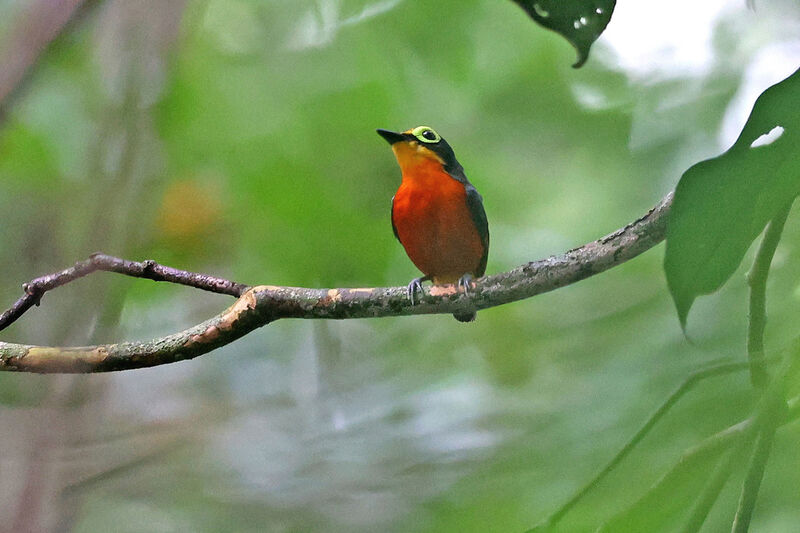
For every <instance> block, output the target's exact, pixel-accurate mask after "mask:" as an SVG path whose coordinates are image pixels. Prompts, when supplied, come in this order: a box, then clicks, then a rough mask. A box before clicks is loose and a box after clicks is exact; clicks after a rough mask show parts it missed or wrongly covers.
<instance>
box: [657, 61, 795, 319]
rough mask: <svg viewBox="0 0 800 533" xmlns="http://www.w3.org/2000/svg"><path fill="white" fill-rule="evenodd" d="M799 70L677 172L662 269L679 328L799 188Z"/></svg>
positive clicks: (729, 274)
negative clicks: (701, 157) (713, 149)
mask: <svg viewBox="0 0 800 533" xmlns="http://www.w3.org/2000/svg"><path fill="white" fill-rule="evenodd" d="M798 95H800V70H798V71H796V72H795V73H794V74H792V75H791V76H790V77H788V78H787V79H785V80H783V81H782V82H780V83H778V84H776V85H773V86H772V87H770V88H769V89H767V90H766V91H764V92H763V93H762V94H761V96H759V97H758V99H757V100H756V103H755V105H754V106H753V111H752V112H751V113H750V117H749V118H748V120H747V123H746V124H745V126H744V129H743V130H742V133H741V134H740V135H739V138H738V139H737V140H736V142H735V143H734V145H733V146H732V147H731V148H730V149H729V150H728V151H727V152H725V153H724V154H722V155H720V156H718V157H715V158H713V159H709V160H706V161H702V162H700V163H697V164H696V165H694V166H693V167H691V168H690V169H689V170H687V171H686V172H685V173H684V174H683V177H681V180H680V182H679V183H678V186H677V188H676V189H675V199H674V201H673V205H672V211H671V213H670V217H669V220H668V223H667V250H666V254H665V256H664V270H665V272H666V276H667V283H668V285H669V290H670V292H671V294H672V298H673V300H674V301H675V306H676V308H677V311H678V318H679V319H680V321H681V325H682V326H683V327H685V326H686V318H687V316H688V314H689V310H690V309H691V306H692V303H693V302H694V300H695V299H696V298H697V297H698V296H700V295H703V294H710V293H712V292H714V291H716V290H717V289H719V288H720V287H721V286H722V285H723V284H724V283H725V282H726V281H727V280H728V278H730V277H731V275H733V273H734V272H735V271H736V268H737V267H738V266H739V264H740V263H741V261H742V258H743V257H744V254H745V252H747V249H748V248H749V247H750V244H751V243H752V242H753V240H754V239H755V238H756V237H757V236H758V235H759V233H761V231H762V230H763V229H764V226H766V224H767V222H769V221H770V219H772V218H773V217H774V216H775V215H776V214H777V213H778V211H779V210H780V209H782V208H783V207H785V206H786V204H787V203H789V202H791V201H792V200H793V199H794V198H795V197H796V196H797V195H798V193H800V105H798Z"/></svg>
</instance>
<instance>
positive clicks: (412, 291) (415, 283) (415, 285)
mask: <svg viewBox="0 0 800 533" xmlns="http://www.w3.org/2000/svg"><path fill="white" fill-rule="evenodd" d="M429 279H431V278H429V277H428V276H422V277H421V278H414V279H412V280H411V283H409V284H408V287H407V288H406V294H408V299H409V300H411V305H414V296H415V295H416V292H417V291H419V292H421V293H424V290H423V289H422V282H423V281H428V280H429Z"/></svg>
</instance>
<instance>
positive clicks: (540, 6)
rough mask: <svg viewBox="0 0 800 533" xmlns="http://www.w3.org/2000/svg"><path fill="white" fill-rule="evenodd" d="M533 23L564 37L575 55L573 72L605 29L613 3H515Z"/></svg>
mask: <svg viewBox="0 0 800 533" xmlns="http://www.w3.org/2000/svg"><path fill="white" fill-rule="evenodd" d="M514 1H515V2H516V3H517V4H519V5H520V6H521V7H522V9H524V10H525V11H526V12H527V13H528V15H530V16H531V18H533V20H535V21H536V22H538V23H539V24H541V25H542V26H544V27H545V28H547V29H549V30H553V31H554V32H556V33H558V34H560V35H562V36H564V38H565V39H567V40H568V41H569V42H570V43H571V44H572V46H574V47H575V49H576V50H577V51H578V60H577V61H576V62H575V64H574V65H572V66H573V67H575V68H578V67H580V66H581V65H583V64H584V63H585V62H586V60H587V59H588V57H589V49H590V48H591V47H592V43H594V42H595V41H596V40H597V38H598V37H600V34H601V33H603V30H605V29H606V26H607V25H608V22H609V21H610V20H611V13H613V12H614V5H615V4H616V0H514Z"/></svg>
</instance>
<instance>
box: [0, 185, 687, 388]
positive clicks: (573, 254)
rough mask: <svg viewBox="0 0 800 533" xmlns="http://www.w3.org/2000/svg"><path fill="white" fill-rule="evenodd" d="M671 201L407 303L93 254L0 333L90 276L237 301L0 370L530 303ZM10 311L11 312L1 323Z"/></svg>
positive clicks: (86, 367) (112, 363) (22, 357)
mask: <svg viewBox="0 0 800 533" xmlns="http://www.w3.org/2000/svg"><path fill="white" fill-rule="evenodd" d="M671 202H672V193H670V194H668V195H667V196H666V197H665V198H664V199H662V200H661V201H660V202H659V203H658V205H656V206H655V207H654V208H653V209H651V210H650V211H649V212H648V213H647V214H646V215H644V216H643V217H641V218H639V219H638V220H636V221H634V222H632V223H631V224H628V225H627V226H625V227H624V228H621V229H619V230H617V231H615V232H614V233H611V234H610V235H607V236H606V237H603V238H602V239H599V240H597V241H594V242H591V243H588V244H586V245H584V246H581V247H580V248H575V249H573V250H570V251H568V252H565V253H563V254H561V255H556V256H552V257H549V258H547V259H542V260H539V261H533V262H530V263H527V264H524V265H521V266H519V267H517V268H514V269H512V270H510V271H508V272H503V273H501V274H495V275H493V276H486V277H483V278H480V279H479V280H477V282H475V283H474V285H473V287H472V289H471V290H470V294H469V295H465V294H464V293H463V292H462V291H458V290H457V288H456V286H454V285H441V286H433V287H431V288H430V289H429V290H426V291H425V292H424V294H422V295H421V297H420V298H419V301H418V302H417V303H415V304H414V305H412V304H411V303H410V302H409V300H408V297H407V295H406V288H405V287H381V288H362V289H307V288H299V287H274V286H269V285H260V286H256V287H251V288H247V286H245V285H241V284H238V283H234V282H230V281H228V280H222V279H220V278H214V277H211V276H205V275H202V274H194V273H190V272H184V271H179V270H176V269H170V268H169V267H163V266H161V265H157V264H156V263H154V262H148V261H145V262H142V263H136V262H132V261H125V260H121V259H118V258H113V257H110V256H104V255H102V254H96V255H94V256H93V257H92V258H90V259H89V260H88V261H85V262H81V263H77V264H76V266H75V267H73V268H72V269H67V270H65V271H62V272H59V273H56V274H52V275H50V276H43V277H42V278H38V279H37V280H33V281H32V282H30V283H28V284H26V286H25V292H26V294H25V295H24V296H23V297H22V298H20V300H18V301H17V303H16V304H15V307H12V308H11V309H10V310H9V311H7V312H6V313H4V314H3V315H2V317H0V322H2V323H3V324H2V325H0V329H2V327H3V326H4V325H7V324H8V323H11V322H13V320H15V319H16V318H17V317H19V316H20V315H21V314H22V313H24V312H25V310H26V309H27V308H29V307H30V306H31V305H33V304H34V303H37V302H38V300H39V298H41V295H42V294H43V293H44V291H46V290H48V289H51V288H55V287H57V286H60V285H63V284H64V283H67V282H69V281H71V280H72V279H76V278H78V277H80V276H84V275H86V274H88V273H91V272H93V271H95V270H108V271H113V272H119V273H122V274H127V275H132V276H136V277H146V278H150V279H156V280H160V281H170V282H177V283H182V284H186V285H190V286H194V287H197V288H201V289H204V290H212V291H214V292H222V293H225V294H233V295H237V294H240V296H239V299H238V300H237V302H236V303H235V304H234V305H232V306H231V307H230V308H228V309H226V310H225V311H224V312H222V313H221V314H219V315H217V316H215V317H213V318H211V319H209V320H207V321H205V322H203V323H201V324H198V325H196V326H194V327H192V328H189V329H187V330H185V331H182V332H180V333H176V334H173V335H169V336H167V337H162V338H159V339H154V340H152V341H149V342H122V343H118V344H105V345H98V346H88V347H78V348H58V347H43V346H27V345H21V344H12V343H5V342H0V370H11V371H24V372H61V373H64V372H108V371H114V370H126V369H132V368H142V367H149V366H156V365H161V364H166V363H172V362H175V361H181V360H184V359H192V358H194V357H197V356H198V355H202V354H204V353H207V352H210V351H211V350H214V349H215V348H218V347H220V346H223V345H225V344H228V343H230V342H232V341H234V340H236V339H238V338H239V337H241V336H243V335H245V334H247V333H249V332H250V331H252V330H254V329H256V328H258V327H261V326H264V325H266V324H269V323H270V322H272V321H274V320H277V319H279V318H335V319H346V318H373V317H390V316H401V315H418V314H437V313H447V314H452V313H455V312H465V311H470V310H480V309H486V308H489V307H494V306H497V305H502V304H505V303H509V302H514V301H517V300H522V299H525V298H530V297H531V296H535V295H537V294H541V293H544V292H548V291H551V290H554V289H557V288H559V287H563V286H565V285H569V284H572V283H575V282H577V281H580V280H582V279H585V278H588V277H589V276H592V275H594V274H598V273H600V272H603V271H605V270H607V269H609V268H612V267H614V266H616V265H619V264H621V263H623V262H625V261H627V260H628V259H631V258H633V257H636V256H637V255H639V254H641V253H642V252H645V251H647V250H649V249H650V248H652V247H653V246H655V245H656V244H658V243H659V242H661V240H663V238H664V234H665V230H666V221H667V215H668V213H669V207H670V205H671ZM98 264H99V265H102V266H98ZM241 291H244V292H241ZM23 301H24V303H23V304H20V302H23ZM21 307H24V309H21ZM17 308H20V309H17ZM15 309H16V310H15ZM10 312H13V315H14V316H13V317H12V318H11V319H6V316H7V315H8V313H10ZM3 320H5V322H3Z"/></svg>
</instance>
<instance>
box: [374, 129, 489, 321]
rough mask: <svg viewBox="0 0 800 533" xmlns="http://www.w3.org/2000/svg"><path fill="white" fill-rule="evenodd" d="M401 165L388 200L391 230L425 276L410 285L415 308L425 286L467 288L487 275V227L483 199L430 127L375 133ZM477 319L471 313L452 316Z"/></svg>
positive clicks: (461, 318)
mask: <svg viewBox="0 0 800 533" xmlns="http://www.w3.org/2000/svg"><path fill="white" fill-rule="evenodd" d="M377 132H378V134H379V135H380V136H381V137H383V138H384V139H385V140H386V141H387V142H388V143H389V144H390V145H391V147H392V151H393V152H394V155H395V157H396V158H397V163H398V164H399V165H400V171H401V174H402V181H401V183H400V187H399V188H398V189H397V192H396V193H395V195H394V196H393V197H392V215H391V218H392V230H393V231H394V235H395V237H397V240H398V241H400V244H402V245H403V248H405V251H406V254H408V257H409V259H411V262H412V263H414V265H415V266H416V267H417V268H418V269H419V270H420V271H421V272H422V273H423V274H424V275H423V276H421V277H418V278H414V279H413V280H411V283H409V284H408V288H407V294H408V297H409V299H410V300H411V304H412V305H413V304H414V297H415V293H416V292H417V291H422V282H423V281H432V282H433V283H434V284H436V285H440V284H448V283H457V284H458V287H460V288H463V290H464V292H465V293H466V294H469V289H470V283H471V282H472V281H473V279H474V278H479V277H481V276H483V274H484V273H485V272H486V260H487V258H488V257H489V222H488V221H487V219H486V212H485V210H484V208H483V198H482V197H481V195H480V194H479V193H478V191H477V189H475V187H474V186H473V185H472V184H471V183H470V182H469V180H468V179H467V176H466V175H465V174H464V167H462V166H461V164H460V163H459V162H458V160H457V159H456V155H455V153H454V152H453V149H452V148H451V147H450V145H449V144H448V143H447V141H445V140H444V139H443V138H442V137H441V135H439V134H438V133H436V131H435V130H434V129H433V128H431V127H429V126H417V127H416V128H412V129H410V130H406V131H404V132H402V133H398V132H394V131H389V130H384V129H379V130H377ZM453 316H454V317H455V318H456V320H458V321H460V322H472V321H473V320H475V316H476V313H475V311H466V312H458V313H455V314H454V315H453Z"/></svg>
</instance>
